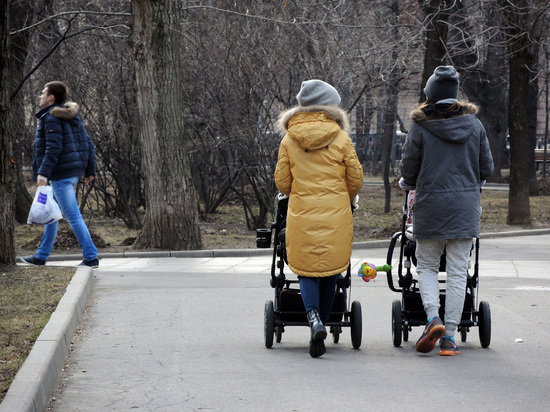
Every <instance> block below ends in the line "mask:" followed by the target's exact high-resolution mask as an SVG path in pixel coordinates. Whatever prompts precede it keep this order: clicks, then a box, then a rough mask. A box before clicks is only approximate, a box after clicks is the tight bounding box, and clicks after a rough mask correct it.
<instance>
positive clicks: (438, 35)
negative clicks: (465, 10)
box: [419, 0, 449, 103]
mask: <svg viewBox="0 0 550 412" xmlns="http://www.w3.org/2000/svg"><path fill="white" fill-rule="evenodd" d="M419 3H420V6H421V8H422V11H424V14H425V15H426V16H427V17H428V19H429V21H428V25H427V27H426V51H425V52H424V70H423V72H422V83H421V84H422V89H421V90H420V103H422V102H424V101H425V100H426V95H425V94H424V86H425V85H426V82H427V81H428V78H429V77H430V76H431V75H432V74H433V72H434V70H435V68H436V67H437V66H441V65H443V64H444V61H445V56H446V55H447V49H446V44H447V34H448V26H447V21H448V20H449V13H448V12H447V11H445V9H446V8H447V7H448V4H447V3H448V0H424V1H420V2H419Z"/></svg>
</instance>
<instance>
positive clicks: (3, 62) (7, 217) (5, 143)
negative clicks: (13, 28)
mask: <svg viewBox="0 0 550 412" xmlns="http://www.w3.org/2000/svg"><path fill="white" fill-rule="evenodd" d="M9 11H10V6H9V2H7V1H2V2H0V50H1V58H0V193H2V196H1V197H0V266H2V265H7V266H11V265H14V264H15V243H14V228H15V220H14V205H15V169H14V161H13V158H12V149H11V136H10V134H11V130H10V103H9V92H8V91H9V87H8V84H9V81H8V79H9V66H8V62H9V54H10V53H9V50H10V48H9Z"/></svg>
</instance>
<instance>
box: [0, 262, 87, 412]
mask: <svg viewBox="0 0 550 412" xmlns="http://www.w3.org/2000/svg"><path fill="white" fill-rule="evenodd" d="M93 285H94V276H93V275H92V269H91V268H89V267H79V268H77V269H76V273H75V275H74V276H73V278H72V280H71V282H70V283H69V285H68V286H67V290H66V292H65V294H64V295H63V297H62V298H61V300H60V301H59V304H58V305H57V308H56V309H55V311H54V312H53V313H52V316H51V317H50V320H49V321H48V323H47V324H46V326H45V327H44V329H43V330H42V333H40V336H39V337H38V339H37V340H36V342H35V344H34V346H33V347H32V350H31V352H30V354H29V356H28V357H27V359H26V360H25V362H24V363H23V366H22V367H21V369H20V370H19V372H18V373H17V375H16V376H15V379H14V380H13V382H12V384H11V386H10V388H9V390H8V392H7V393H6V396H5V398H4V400H3V401H2V403H1V404H0V412H14V411H18V412H43V411H44V410H45V409H46V407H47V405H48V403H49V402H50V400H51V396H52V393H53V391H54V390H55V388H56V387H57V384H58V379H59V374H60V372H61V369H62V368H63V363H64V362H65V357H66V356H67V353H68V352H69V346H70V343H71V340H72V339H73V336H74V334H75V331H76V328H77V326H78V324H79V322H80V320H81V319H82V313H83V311H84V309H85V307H86V304H87V302H88V298H89V297H90V295H91V293H92V289H93Z"/></svg>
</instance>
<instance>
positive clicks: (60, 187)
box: [34, 177, 97, 260]
mask: <svg viewBox="0 0 550 412" xmlns="http://www.w3.org/2000/svg"><path fill="white" fill-rule="evenodd" d="M77 183H78V177H71V178H68V179H62V180H51V181H50V185H51V186H52V189H53V197H54V199H55V200H56V201H57V203H58V204H59V208H60V209H61V213H63V217H64V218H65V219H67V222H69V225H71V229H72V231H73V233H74V235H75V237H76V239H77V240H78V244H79V245H80V249H82V254H83V255H84V259H85V260H93V259H96V258H97V249H96V247H95V245H94V242H93V240H92V237H91V236H90V232H89V231H88V227H87V226H86V223H84V219H82V215H81V214H80V209H79V208H78V202H77V200H76V194H75V191H74V188H75V187H76V185H77ZM58 226H59V225H58V222H54V223H50V224H49V225H46V226H45V228H44V234H43V235H42V240H41V242H40V247H39V248H38V251H37V252H36V254H35V255H34V257H36V258H37V259H41V260H48V257H49V256H50V253H52V249H53V244H54V242H55V238H56V236H57V227H58Z"/></svg>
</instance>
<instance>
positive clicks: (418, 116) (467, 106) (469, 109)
mask: <svg viewBox="0 0 550 412" xmlns="http://www.w3.org/2000/svg"><path fill="white" fill-rule="evenodd" d="M458 104H459V105H460V106H462V107H463V110H462V112H461V113H460V114H457V116H464V115H467V114H473V115H476V114H477V112H478V111H479V109H478V107H477V106H476V105H475V104H473V103H469V102H464V101H460V102H458ZM411 120H412V121H413V122H423V121H425V120H436V118H435V117H431V116H428V115H427V114H426V113H425V112H424V111H423V110H422V108H421V107H417V108H415V109H413V110H412V111H411Z"/></svg>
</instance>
